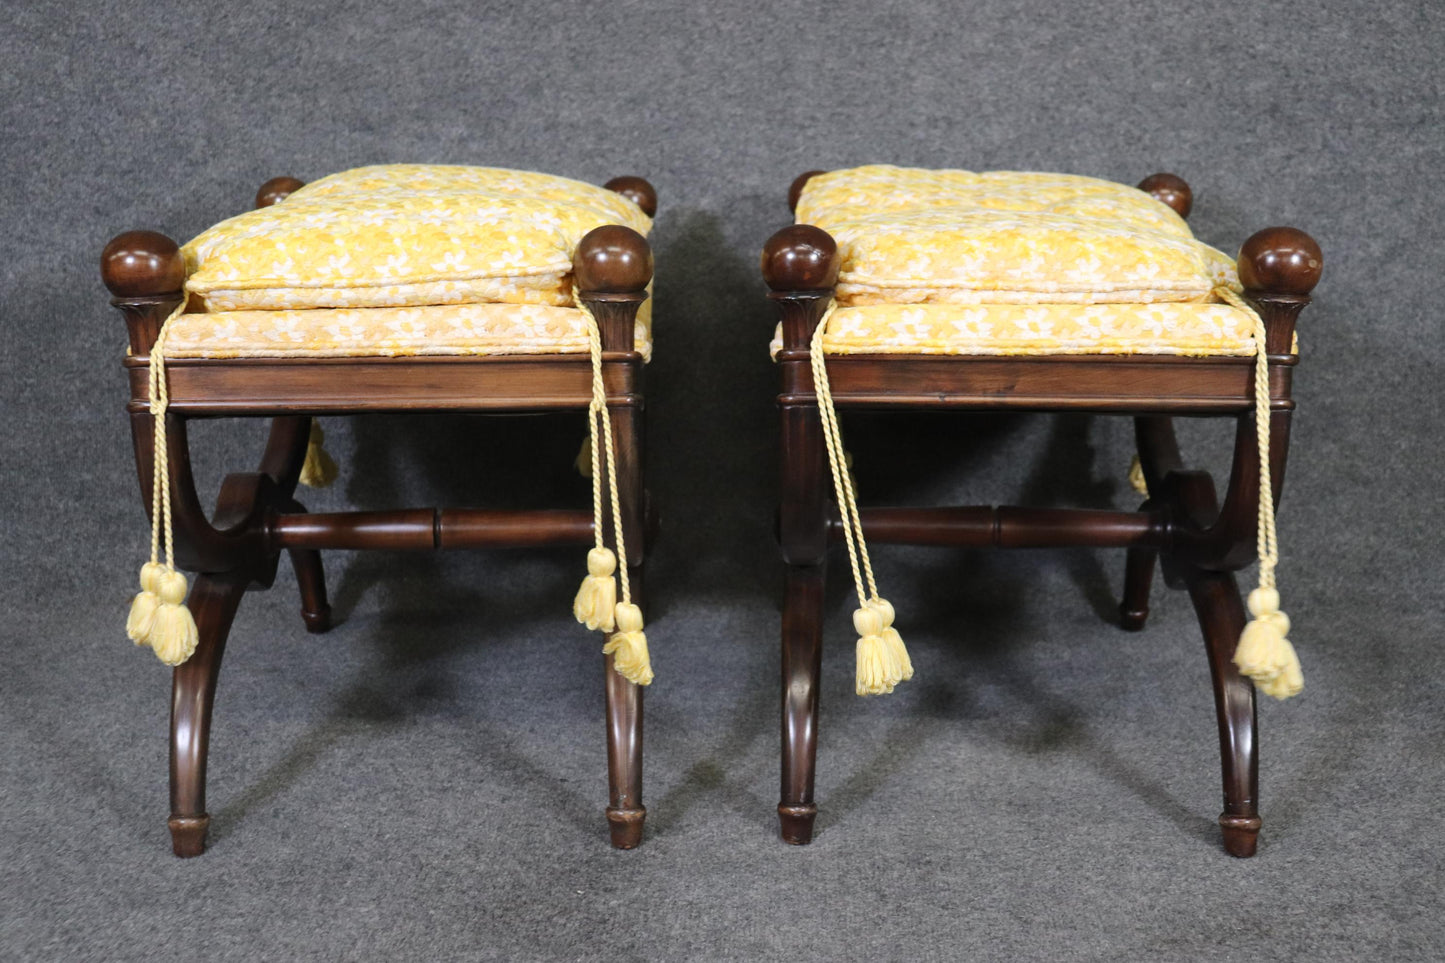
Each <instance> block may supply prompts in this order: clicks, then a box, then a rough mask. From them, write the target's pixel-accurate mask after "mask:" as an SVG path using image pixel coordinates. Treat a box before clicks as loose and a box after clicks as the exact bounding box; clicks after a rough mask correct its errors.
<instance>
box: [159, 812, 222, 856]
mask: <svg viewBox="0 0 1445 963" xmlns="http://www.w3.org/2000/svg"><path fill="white" fill-rule="evenodd" d="M166 825H167V826H169V827H170V830H171V849H172V850H174V851H175V854H176V855H177V856H179V857H181V858H182V859H188V858H190V857H192V856H199V855H201V854H202V853H204V852H205V851H206V830H208V829H210V827H211V817H210V816H209V815H207V814H206V813H202V814H201V815H199V816H172V817H171V818H170V819H168V820H167V821H166Z"/></svg>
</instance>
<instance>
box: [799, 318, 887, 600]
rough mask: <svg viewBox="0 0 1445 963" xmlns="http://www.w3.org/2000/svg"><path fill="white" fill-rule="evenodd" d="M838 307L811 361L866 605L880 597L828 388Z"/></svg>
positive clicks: (820, 330)
mask: <svg viewBox="0 0 1445 963" xmlns="http://www.w3.org/2000/svg"><path fill="white" fill-rule="evenodd" d="M836 308H837V302H836V301H834V302H830V303H829V305H828V309H827V310H826V311H824V312H823V317H822V318H821V319H820V320H819V321H818V325H817V327H816V328H814V329H813V340H812V342H811V344H810V345H809V347H808V352H809V362H810V364H811V366H812V369H813V390H814V392H815V393H816V394H817V396H818V415H819V419H820V420H821V421H822V423H823V447H824V449H825V450H826V451H827V452H828V467H829V469H830V470H831V471H832V474H833V493H834V495H835V496H836V497H837V499H838V514H839V515H840V516H841V518H842V520H843V540H844V542H845V543H846V544H847V546H848V564H849V565H850V566H851V568H852V570H853V588H854V589H855V590H856V591H857V593H858V604H859V605H860V606H866V605H867V604H868V601H869V600H870V599H877V598H878V586H877V584H876V583H875V582H874V579H873V564H872V562H871V561H870V560H869V558H868V543H867V541H865V540H864V538H863V522H862V520H861V518H860V517H859V515H858V498H857V495H856V493H855V492H854V491H853V479H852V478H851V477H850V476H849V475H848V465H847V453H846V452H845V451H844V449H843V432H842V429H841V428H840V427H839V425H838V411H837V409H836V408H835V407H834V405H833V392H832V389H831V388H830V387H829V385H828V367H827V365H826V364H825V363H824V359H823V334H824V332H825V331H826V330H827V328H828V321H829V319H830V318H831V317H832V316H833V311H834V310H835V309H836ZM865 581H866V583H867V588H866V590H865V588H864V583H865Z"/></svg>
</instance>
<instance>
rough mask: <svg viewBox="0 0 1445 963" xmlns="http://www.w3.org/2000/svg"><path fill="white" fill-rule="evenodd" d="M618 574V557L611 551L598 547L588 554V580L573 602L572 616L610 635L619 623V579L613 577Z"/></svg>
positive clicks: (590, 627)
mask: <svg viewBox="0 0 1445 963" xmlns="http://www.w3.org/2000/svg"><path fill="white" fill-rule="evenodd" d="M615 571H617V556H615V555H613V554H612V549H610V548H601V547H598V548H594V549H592V551H590V552H588V553H587V577H586V578H584V579H583V580H582V587H581V588H579V589H578V590H577V598H576V599H574V600H573V601H572V614H573V615H575V616H576V617H577V621H578V622H581V623H582V624H583V625H585V626H587V627H588V628H589V629H601V630H602V631H603V632H611V631H612V629H613V628H614V627H615V626H616V624H617V623H616V618H615V616H614V609H615V608H616V607H617V580H616V579H614V578H613V577H612V573H613V572H615ZM633 608H636V606H633Z"/></svg>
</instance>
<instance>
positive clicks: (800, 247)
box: [762, 224, 839, 291]
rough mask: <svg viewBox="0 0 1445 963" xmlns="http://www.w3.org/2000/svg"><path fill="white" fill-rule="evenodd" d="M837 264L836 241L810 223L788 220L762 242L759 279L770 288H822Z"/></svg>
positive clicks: (829, 282)
mask: <svg viewBox="0 0 1445 963" xmlns="http://www.w3.org/2000/svg"><path fill="white" fill-rule="evenodd" d="M838 266H839V264H838V243H837V242H836V241H834V240H833V236H832V235H831V234H829V233H828V232H827V231H825V230H823V229H822V228H820V227H814V226H813V225H811V224H790V225H789V226H787V227H785V228H783V229H782V230H781V231H778V233H776V234H774V235H773V236H772V237H770V238H768V243H767V244H766V245H764V246H763V264H762V268H763V280H764V281H766V282H767V283H768V287H770V288H772V289H773V290H774V291H826V290H827V289H828V288H831V287H832V286H833V285H835V284H837V283H838Z"/></svg>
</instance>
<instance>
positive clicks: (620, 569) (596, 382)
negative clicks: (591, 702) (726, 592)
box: [573, 291, 632, 603]
mask: <svg viewBox="0 0 1445 963" xmlns="http://www.w3.org/2000/svg"><path fill="white" fill-rule="evenodd" d="M573 300H574V301H576V302H577V309H578V310H579V311H581V312H582V313H583V314H584V315H586V317H587V322H588V323H587V347H588V353H589V354H590V356H591V360H592V401H591V403H590V404H588V406H587V420H588V422H589V425H588V431H589V432H590V437H591V439H592V524H593V525H594V526H595V529H596V542H597V546H598V547H599V548H601V547H603V545H602V516H603V512H604V508H603V505H602V476H601V473H600V472H599V469H600V468H601V460H602V458H603V457H605V459H606V462H607V490H608V496H609V499H610V500H611V503H612V530H613V534H614V535H615V536H616V542H617V577H618V580H619V581H620V582H621V584H622V601H623V602H624V603H630V602H631V601H632V586H631V585H630V584H629V581H628V577H627V544H626V540H625V539H624V538H623V536H622V498H621V496H620V495H619V494H618V491H617V453H616V448H615V446H614V445H613V442H612V418H611V416H610V415H609V414H608V410H607V386H606V385H605V384H604V383H603V381H602V330H601V328H600V327H599V326H598V324H597V317H596V316H595V315H594V314H593V313H592V309H591V308H589V307H588V306H587V304H586V302H585V301H583V300H582V292H580V291H574V292H573ZM599 421H600V422H601V423H602V431H601V434H602V448H603V452H604V453H605V454H604V455H599V453H598V450H597V435H598V430H597V424H598V422H599Z"/></svg>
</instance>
